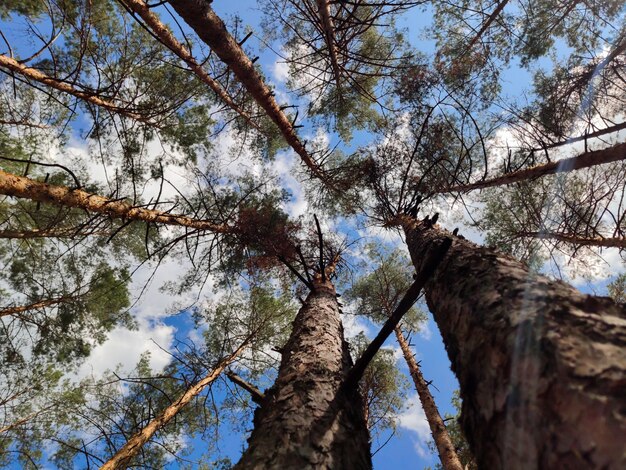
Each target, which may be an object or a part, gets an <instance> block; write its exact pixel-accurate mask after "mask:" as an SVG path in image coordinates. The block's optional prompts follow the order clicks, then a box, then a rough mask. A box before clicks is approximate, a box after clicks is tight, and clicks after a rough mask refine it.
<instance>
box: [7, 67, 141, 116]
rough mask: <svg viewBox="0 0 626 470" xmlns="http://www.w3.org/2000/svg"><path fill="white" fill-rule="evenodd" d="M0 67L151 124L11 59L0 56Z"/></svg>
mask: <svg viewBox="0 0 626 470" xmlns="http://www.w3.org/2000/svg"><path fill="white" fill-rule="evenodd" d="M0 67H3V68H5V69H8V70H9V71H11V72H12V73H17V74H20V75H22V76H23V77H26V78H27V79H29V80H34V81H36V82H39V83H42V84H44V85H46V86H49V87H50V88H54V89H55V90H58V91H62V92H63V93H68V94H70V95H72V96H75V97H76V98H79V99H81V100H83V101H86V102H88V103H91V104H94V105H96V106H99V107H101V108H104V109H106V110H108V111H111V112H113V113H116V114H120V115H122V116H126V117H128V118H131V119H134V120H136V121H139V122H144V123H148V124H152V122H151V119H150V117H149V116H146V115H144V114H142V113H138V112H135V111H131V110H129V109H126V108H122V107H120V106H117V105H116V104H115V103H112V102H111V101H109V100H105V99H103V98H101V97H99V96H98V95H97V94H95V93H92V92H86V91H82V90H79V89H77V88H74V87H73V86H71V85H69V84H68V83H65V82H63V81H61V80H58V79H56V78H54V77H49V76H48V75H46V74H45V73H43V72H41V71H39V70H37V69H34V68H32V67H27V66H26V65H24V64H22V63H20V62H18V61H17V60H15V59H12V58H11V57H7V56H5V55H0Z"/></svg>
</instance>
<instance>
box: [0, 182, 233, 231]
mask: <svg viewBox="0 0 626 470" xmlns="http://www.w3.org/2000/svg"><path fill="white" fill-rule="evenodd" d="M0 194H5V195H7V196H14V197H19V198H24V199H30V200H32V201H38V202H43V203H48V204H54V205H56V206H62V207H77V208H80V209H84V210H86V211H88V212H93V213H98V214H104V215H107V216H109V217H112V218H116V219H125V220H142V221H144V222H155V223H161V224H166V225H178V226H183V227H189V228H192V229H196V230H206V231H209V232H214V233H229V232H231V231H232V229H231V228H230V227H229V226H227V225H225V224H218V223H215V222H211V221H208V220H198V219H194V218H192V217H187V216H184V215H175V214H169V213H167V212H163V211H159V210H155V209H145V208H143V207H136V206H133V205H132V204H129V203H128V202H126V201H124V200H119V199H109V198H106V197H103V196H98V195H97V194H91V193H88V192H86V191H83V190H81V189H70V188H67V187H65V186H55V185H52V184H47V183H40V182H38V181H35V180H32V179H30V178H26V177H24V176H18V175H13V174H11V173H7V172H5V171H2V170H0Z"/></svg>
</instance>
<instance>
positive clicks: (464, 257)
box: [401, 217, 626, 469]
mask: <svg viewBox="0 0 626 470" xmlns="http://www.w3.org/2000/svg"><path fill="white" fill-rule="evenodd" d="M401 223H402V225H403V228H404V231H405V234H406V239H407V245H408V248H409V252H410V254H411V258H412V260H413V263H414V265H415V267H416V269H417V271H418V272H419V271H420V269H421V264H422V259H424V257H425V256H424V255H425V254H426V253H427V252H428V250H429V249H430V246H431V245H432V244H433V243H436V242H438V241H439V240H440V239H441V238H442V237H450V234H449V233H448V232H446V231H444V230H440V229H438V228H436V227H429V224H425V223H423V222H419V221H417V220H415V219H409V218H408V217H405V218H403V219H402V221H401ZM425 291H426V300H427V302H428V307H429V308H430V310H431V311H432V312H433V315H434V318H435V321H436V322H437V325H438V326H439V329H440V331H441V335H442V337H443V340H444V343H445V345H446V349H447V351H448V356H449V358H450V361H451V363H452V370H453V371H454V372H455V373H456V374H457V377H458V379H459V383H460V386H461V397H462V399H463V409H462V423H461V424H462V426H463V427H464V430H465V434H466V436H467V437H468V440H469V442H470V445H471V447H472V449H473V451H474V454H475V456H476V459H477V461H478V464H479V466H480V467H481V468H489V469H499V468H506V469H528V468H538V467H540V468H572V469H578V468H581V469H582V468H605V469H618V468H619V469H621V468H626V452H625V451H624V436H626V378H625V377H626V307H625V306H618V305H616V304H615V303H614V302H613V301H611V300H610V299H608V298H604V297H593V296H588V295H583V294H582V293H580V292H579V291H577V290H576V289H574V288H573V287H571V286H569V285H567V284H565V283H563V282H558V281H551V280H549V279H547V278H546V277H543V276H539V275H533V274H531V273H529V271H528V269H527V268H526V267H525V266H524V265H523V264H522V263H520V262H518V261H516V260H514V259H512V258H510V257H508V256H505V255H501V254H498V253H496V252H494V251H492V250H489V249H486V248H482V247H479V246H477V245H475V244H473V243H470V242H468V241H465V240H462V239H460V238H456V239H455V241H454V243H453V245H452V247H451V248H450V251H449V252H448V254H447V256H446V258H445V259H444V260H443V261H442V263H441V264H440V265H439V268H438V269H437V271H436V272H435V275H434V276H433V277H432V278H431V279H430V281H429V282H428V283H427V284H426V288H425Z"/></svg>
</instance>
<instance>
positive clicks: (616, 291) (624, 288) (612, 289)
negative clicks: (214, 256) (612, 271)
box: [607, 273, 626, 303]
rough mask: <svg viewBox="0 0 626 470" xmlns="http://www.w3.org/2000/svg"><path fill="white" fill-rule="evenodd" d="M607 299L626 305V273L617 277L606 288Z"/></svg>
mask: <svg viewBox="0 0 626 470" xmlns="http://www.w3.org/2000/svg"><path fill="white" fill-rule="evenodd" d="M607 290H608V293H609V297H611V298H612V299H613V300H614V301H615V302H618V303H626V273H622V274H620V275H619V276H617V277H616V278H615V279H613V281H611V282H610V283H609V285H608V286H607Z"/></svg>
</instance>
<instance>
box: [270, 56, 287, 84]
mask: <svg viewBox="0 0 626 470" xmlns="http://www.w3.org/2000/svg"><path fill="white" fill-rule="evenodd" d="M272 75H273V76H274V79H275V80H276V81H277V82H279V83H285V82H286V81H287V79H288V78H289V65H288V64H287V62H285V61H284V60H282V59H276V62H274V65H273V67H272Z"/></svg>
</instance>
